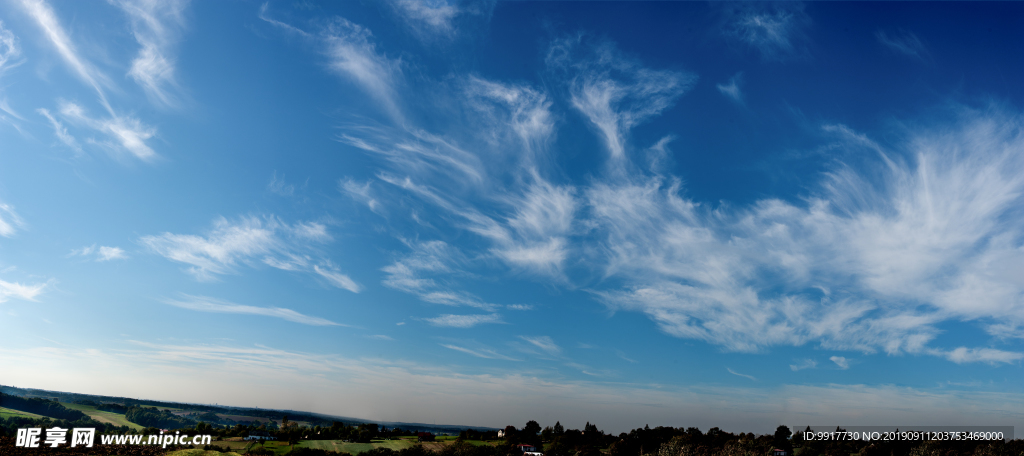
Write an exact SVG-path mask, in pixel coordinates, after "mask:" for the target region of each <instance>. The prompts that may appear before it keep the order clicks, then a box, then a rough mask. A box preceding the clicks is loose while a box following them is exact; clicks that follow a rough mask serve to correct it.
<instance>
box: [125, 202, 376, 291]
mask: <svg viewBox="0 0 1024 456" xmlns="http://www.w3.org/2000/svg"><path fill="white" fill-rule="evenodd" d="M330 240H331V236H330V235H329V234H328V233H327V228H326V227H325V226H324V225H323V224H321V223H316V222H300V223H295V224H291V225H289V224H287V223H284V222H282V221H281V220H279V219H278V218H277V217H274V216H267V217H263V218H259V217H255V216H249V217H242V218H240V219H238V220H236V221H229V220H228V219H226V218H223V217H221V218H219V219H217V220H216V221H214V226H213V229H212V230H210V231H209V232H208V233H207V234H206V235H205V236H200V235H192V234H174V233H163V234H160V235H150V236H143V237H142V238H140V239H139V243H140V244H142V245H143V246H145V247H146V248H148V249H149V250H151V251H152V252H154V253H157V254H159V255H161V256H163V257H165V258H167V259H169V260H172V261H176V262H179V263H184V264H187V265H189V268H188V269H187V271H188V272H189V273H190V274H192V275H193V276H195V277H196V278H197V279H199V280H213V279H214V278H215V277H216V276H217V275H223V274H230V273H236V272H237V269H236V267H237V266H239V265H248V266H250V267H251V266H255V265H258V264H265V265H267V266H271V267H273V268H277V269H281V270H285V271H301V272H307V273H311V274H315V275H316V276H319V277H321V278H323V279H324V280H326V281H327V283H328V284H330V285H331V286H334V287H337V288H342V289H345V290H348V291H351V292H353V293H358V292H359V291H360V290H361V289H362V287H360V286H359V284H357V283H356V282H355V281H353V280H352V279H351V278H350V277H349V276H348V275H345V274H343V273H341V272H340V271H338V269H337V267H336V266H335V265H334V264H333V263H332V262H331V261H330V260H328V259H314V258H313V257H312V256H310V253H315V248H314V247H315V245H316V244H318V243H323V242H327V241H330Z"/></svg>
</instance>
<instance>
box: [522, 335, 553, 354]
mask: <svg viewBox="0 0 1024 456" xmlns="http://www.w3.org/2000/svg"><path fill="white" fill-rule="evenodd" d="M519 338H520V339H522V340H524V341H526V342H527V343H528V344H530V345H531V346H532V348H536V349H539V350H541V351H542V352H544V353H545V354H547V355H549V356H558V355H561V354H562V348H561V347H559V346H558V344H556V343H555V341H554V340H551V337H550V336H519Z"/></svg>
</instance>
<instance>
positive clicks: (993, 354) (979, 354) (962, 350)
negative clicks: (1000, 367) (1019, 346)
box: [932, 347, 1024, 365]
mask: <svg viewBox="0 0 1024 456" xmlns="http://www.w3.org/2000/svg"><path fill="white" fill-rule="evenodd" d="M932 354H935V355H938V356H942V357H945V358H946V359H948V360H950V361H952V362H954V363H957V364H965V363H987V364H992V365H995V364H1000V363H1006V364H1009V363H1014V362H1017V361H1020V360H1022V359H1024V353H1020V352H1011V351H1005V350H998V349H994V348H967V347H959V348H956V349H954V350H950V351H948V352H943V351H941V350H935V351H933V352H932Z"/></svg>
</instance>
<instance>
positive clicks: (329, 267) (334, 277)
mask: <svg viewBox="0 0 1024 456" xmlns="http://www.w3.org/2000/svg"><path fill="white" fill-rule="evenodd" d="M313 271H314V272H316V273H317V274H319V275H320V277H323V278H325V279H327V281H328V282H329V283H330V284H331V285H334V286H335V287H338V288H343V289H345V290H348V291H351V292H353V293H359V291H360V290H362V287H360V286H359V284H357V283H356V282H355V281H354V280H352V278H350V277H349V276H347V275H345V274H342V273H340V272H338V269H337V267H335V266H334V264H332V263H331V262H330V261H329V260H325V261H324V262H323V264H317V265H313Z"/></svg>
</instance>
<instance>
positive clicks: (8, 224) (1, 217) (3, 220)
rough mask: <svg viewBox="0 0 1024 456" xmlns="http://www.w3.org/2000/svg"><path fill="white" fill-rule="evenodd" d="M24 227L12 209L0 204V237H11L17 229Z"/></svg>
mask: <svg viewBox="0 0 1024 456" xmlns="http://www.w3.org/2000/svg"><path fill="white" fill-rule="evenodd" d="M24 226H25V222H24V221H22V220H21V217H19V216H18V213H17V212H14V207H13V206H11V205H9V204H6V203H0V236H3V237H8V238H9V237H11V236H14V233H16V232H17V231H18V229H19V228H22V227H24Z"/></svg>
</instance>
